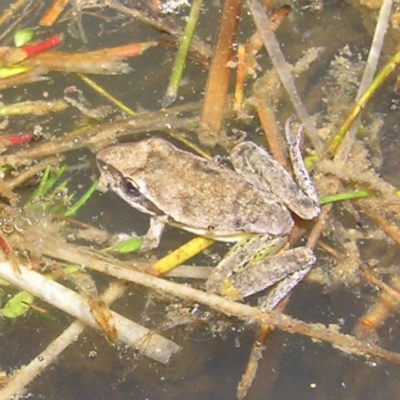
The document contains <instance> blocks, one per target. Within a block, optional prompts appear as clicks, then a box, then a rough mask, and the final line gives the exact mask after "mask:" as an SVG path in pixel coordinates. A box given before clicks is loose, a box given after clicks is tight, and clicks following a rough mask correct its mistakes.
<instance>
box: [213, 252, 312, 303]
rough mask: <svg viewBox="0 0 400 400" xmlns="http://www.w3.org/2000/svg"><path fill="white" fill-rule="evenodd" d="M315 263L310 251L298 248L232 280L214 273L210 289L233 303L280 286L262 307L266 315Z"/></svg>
mask: <svg viewBox="0 0 400 400" xmlns="http://www.w3.org/2000/svg"><path fill="white" fill-rule="evenodd" d="M314 263H315V256H314V254H313V252H312V251H311V250H310V249H307V248H306V247H296V248H295V249H291V250H287V251H285V252H283V253H281V254H277V255H275V256H272V257H269V258H266V259H264V260H262V261H258V262H255V263H253V264H252V265H251V266H249V267H247V268H245V269H243V270H240V271H238V272H237V273H234V274H233V275H231V276H224V277H222V276H221V274H220V273H218V274H214V272H213V273H212V274H211V279H209V280H208V281H207V282H206V288H207V290H208V291H211V292H214V293H215V292H219V293H220V294H222V295H223V296H225V297H228V298H230V299H231V300H242V299H243V298H245V297H247V296H250V295H252V294H254V293H258V292H260V291H261V290H264V289H266V288H268V287H270V286H272V285H275V284H276V286H275V287H274V288H273V289H272V291H271V293H269V294H268V296H267V298H266V300H265V301H264V302H263V304H262V305H261V308H262V310H263V311H271V310H272V309H274V308H275V306H276V305H277V304H278V303H279V302H280V301H281V300H282V299H283V298H284V297H285V296H286V295H287V294H288V293H289V292H290V291H291V290H292V289H293V288H294V287H295V286H296V285H297V284H298V283H299V282H300V281H301V280H302V279H303V277H304V276H305V275H306V274H307V273H308V272H309V270H310V269H311V267H312V265H313V264H314ZM218 268H219V266H217V267H216V269H217V271H218ZM218 272H219V271H218Z"/></svg>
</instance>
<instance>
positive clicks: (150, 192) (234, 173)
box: [96, 120, 319, 311]
mask: <svg viewBox="0 0 400 400" xmlns="http://www.w3.org/2000/svg"><path fill="white" fill-rule="evenodd" d="M290 124H291V121H290V120H288V121H287V123H286V126H285V132H286V140H287V142H288V144H289V156H290V159H291V162H292V166H293V171H294V175H295V179H296V180H294V179H293V178H292V176H291V175H290V174H289V173H288V172H287V171H286V169H285V168H283V167H282V166H281V165H280V164H279V163H278V162H277V161H275V160H274V158H273V157H272V156H271V155H270V154H269V153H268V151H267V150H265V149H264V148H262V147H261V146H259V145H257V144H255V143H254V142H252V141H242V142H240V143H238V144H236V145H235V146H234V147H233V149H232V150H231V152H230V154H229V159H230V162H231V164H232V167H233V168H230V167H229V166H227V165H225V164H224V163H221V162H220V161H218V160H215V159H212V160H210V159H205V158H203V157H201V156H199V155H196V154H194V153H192V152H188V151H185V150H182V149H180V148H178V147H176V146H175V145H173V144H172V143H171V142H169V141H168V140H165V139H163V138H160V137H150V138H146V139H142V140H139V141H137V142H132V143H122V144H117V145H113V146H111V147H107V148H105V149H103V150H101V151H100V152H98V154H97V156H96V161H97V165H98V168H99V171H100V182H101V185H102V186H103V187H106V188H107V189H109V190H111V191H112V192H114V193H115V194H117V195H118V196H119V197H121V198H122V199H123V200H125V201H126V202H127V203H128V204H129V205H131V206H132V207H133V208H135V209H137V210H139V211H141V212H143V213H146V214H149V215H150V227H149V230H148V232H147V233H146V235H145V236H144V238H143V242H142V250H149V249H153V248H156V247H157V246H158V245H159V242H160V238H161V236H162V233H163V230H164V227H165V226H166V225H170V226H174V227H177V228H180V229H183V230H186V231H188V232H191V233H193V234H195V235H200V236H203V237H207V238H211V239H214V240H217V241H227V242H237V245H236V246H234V250H231V251H229V252H228V254H227V256H226V257H225V258H224V259H223V260H222V261H221V262H220V263H219V264H218V265H217V266H216V267H215V268H214V269H213V272H212V273H211V274H210V276H209V277H208V279H207V281H206V283H205V288H206V290H207V291H209V292H211V293H219V294H222V295H224V296H226V297H228V298H231V299H233V300H242V299H243V298H245V297H247V296H249V295H251V294H254V293H257V292H259V291H261V290H263V289H266V288H268V287H270V286H272V285H275V288H274V289H273V291H272V292H271V293H270V295H269V296H268V298H267V299H268V300H267V301H266V302H265V303H264V305H263V309H264V310H266V311H269V310H272V309H273V308H274V307H275V306H276V305H277V304H278V303H279V302H280V300H281V299H282V298H283V297H285V296H286V294H287V293H289V292H290V290H291V289H292V288H293V287H294V286H295V285H297V283H298V282H299V281H300V280H301V279H302V278H303V277H304V276H305V275H306V274H307V273H308V272H309V270H310V268H311V267H312V265H313V264H314V263H315V261H316V259H315V256H314V254H313V252H312V251H311V250H310V249H308V248H306V247H297V248H293V249H289V250H286V251H284V252H282V253H281V254H276V255H272V256H260V254H262V253H265V252H266V250H265V249H274V250H273V251H275V250H276V249H278V248H281V247H282V246H284V244H285V242H286V241H287V238H288V235H289V234H290V232H291V231H292V229H293V226H294V220H293V217H292V214H291V212H293V213H295V214H296V215H298V216H299V217H300V218H302V219H307V220H311V219H313V218H315V217H316V216H317V215H318V214H319V206H318V199H317V195H316V192H315V189H314V187H313V185H312V182H311V178H310V176H309V174H308V172H307V170H306V169H305V167H304V164H303V160H302V156H301V153H300V144H299V142H300V136H301V133H300V130H299V131H298V132H297V133H293V132H292V131H291V125H290ZM296 181H297V182H296Z"/></svg>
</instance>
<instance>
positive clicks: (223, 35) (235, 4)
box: [199, 0, 242, 146]
mask: <svg viewBox="0 0 400 400" xmlns="http://www.w3.org/2000/svg"><path fill="white" fill-rule="evenodd" d="M241 8H242V2H241V0H225V3H224V8H223V12H222V19H221V26H220V31H219V37H218V42H217V46H216V48H215V51H214V58H213V60H212V63H211V67H210V72H209V74H208V81H207V87H206V93H205V96H204V104H203V111H202V115H201V118H200V130H199V141H200V143H202V144H204V145H207V146H215V145H216V144H217V143H218V142H219V132H220V130H221V127H222V122H223V119H224V110H225V103H226V96H227V93H228V85H229V77H230V68H229V67H228V62H229V61H230V60H231V59H232V56H233V43H234V41H235V38H236V31H237V27H238V23H239V17H240V12H241Z"/></svg>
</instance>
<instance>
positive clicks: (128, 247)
mask: <svg viewBox="0 0 400 400" xmlns="http://www.w3.org/2000/svg"><path fill="white" fill-rule="evenodd" d="M141 245H142V241H141V240H140V239H139V238H132V239H128V240H125V241H124V242H121V243H117V244H116V245H114V246H111V247H107V248H106V249H103V250H102V252H104V253H132V252H134V251H138V250H139V249H140V246H141Z"/></svg>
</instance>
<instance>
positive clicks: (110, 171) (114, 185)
mask: <svg viewBox="0 0 400 400" xmlns="http://www.w3.org/2000/svg"><path fill="white" fill-rule="evenodd" d="M131 147H132V144H122V145H117V146H112V147H109V148H106V149H104V150H101V151H100V152H99V153H98V154H97V157H96V162H97V166H98V168H99V171H100V179H99V184H98V187H99V189H100V190H102V191H106V190H112V191H113V192H115V193H116V194H117V195H118V196H119V197H121V198H122V199H123V200H125V201H126V202H127V203H128V204H129V205H131V206H132V207H134V208H136V209H137V210H139V211H141V212H143V213H146V214H150V215H162V214H163V213H162V212H161V211H160V210H159V209H158V208H157V207H156V206H155V205H154V204H153V203H152V202H151V201H150V200H149V199H148V198H147V197H146V194H145V193H146V187H145V183H144V182H143V181H142V180H139V179H135V173H134V171H135V168H136V169H137V168H139V166H140V163H141V160H140V159H141V158H142V157H141V155H142V156H143V154H141V153H136V154H135V153H132V149H131ZM132 154H135V161H136V162H135V164H133V163H132V162H129V160H132V157H129V158H128V155H132Z"/></svg>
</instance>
